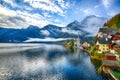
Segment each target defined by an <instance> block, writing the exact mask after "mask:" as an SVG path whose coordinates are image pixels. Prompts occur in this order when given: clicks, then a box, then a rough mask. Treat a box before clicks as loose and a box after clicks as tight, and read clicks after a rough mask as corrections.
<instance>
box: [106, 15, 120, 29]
mask: <svg viewBox="0 0 120 80" xmlns="http://www.w3.org/2000/svg"><path fill="white" fill-rule="evenodd" d="M105 26H108V27H110V28H118V29H120V14H117V15H115V16H114V17H112V18H111V19H110V20H108V21H107V22H106V23H105Z"/></svg>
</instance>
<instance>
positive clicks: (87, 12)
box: [81, 7, 99, 16]
mask: <svg viewBox="0 0 120 80" xmlns="http://www.w3.org/2000/svg"><path fill="white" fill-rule="evenodd" d="M94 8H95V7H94ZM81 11H83V13H85V14H86V15H96V16H99V15H98V14H97V13H96V11H95V9H91V8H86V9H81Z"/></svg>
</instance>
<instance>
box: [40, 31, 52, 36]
mask: <svg viewBox="0 0 120 80" xmlns="http://www.w3.org/2000/svg"><path fill="white" fill-rule="evenodd" d="M40 32H42V34H43V35H46V36H49V35H50V32H49V31H48V30H41V31H40Z"/></svg>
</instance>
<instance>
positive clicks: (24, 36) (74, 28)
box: [0, 16, 106, 42]
mask: <svg viewBox="0 0 120 80" xmlns="http://www.w3.org/2000/svg"><path fill="white" fill-rule="evenodd" d="M105 21H106V19H105V18H101V17H96V16H88V17H86V18H85V19H84V20H83V21H82V22H79V21H74V22H72V23H70V24H68V25H67V26H66V27H64V28H62V27H58V26H55V25H51V24H49V25H46V26H44V27H43V28H39V27H38V26H34V25H30V26H28V27H27V28H23V29H11V28H2V27H1V28H0V42H25V41H33V40H30V39H34V40H41V39H46V38H51V39H58V38H73V37H77V36H78V33H79V35H80V38H81V39H82V40H86V39H87V40H90V39H92V37H93V36H94V34H93V33H97V30H98V29H99V28H100V27H101V26H102V25H103V23H104V22H105ZM89 35H90V36H89Z"/></svg>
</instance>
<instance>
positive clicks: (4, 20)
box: [0, 5, 49, 28]
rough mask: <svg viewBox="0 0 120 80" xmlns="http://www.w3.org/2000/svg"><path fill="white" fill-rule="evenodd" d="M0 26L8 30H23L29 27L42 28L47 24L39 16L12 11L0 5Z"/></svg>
mask: <svg viewBox="0 0 120 80" xmlns="http://www.w3.org/2000/svg"><path fill="white" fill-rule="evenodd" d="M0 10H1V12H0V26H1V27H7V28H8V27H9V28H25V27H28V26H29V25H31V24H32V25H35V26H39V27H43V26H45V25H47V24H49V22H48V21H47V20H46V19H45V18H44V17H43V16H42V15H40V14H37V13H34V14H32V13H29V12H27V11H20V10H17V11H14V10H10V9H8V8H6V7H4V6H2V5H0Z"/></svg>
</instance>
